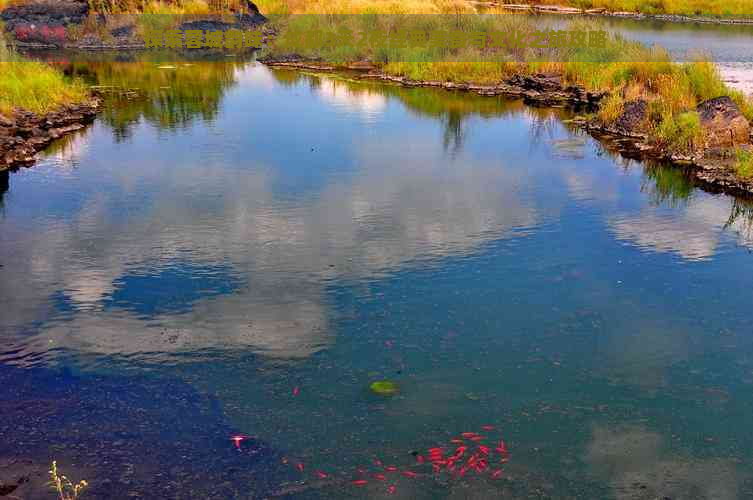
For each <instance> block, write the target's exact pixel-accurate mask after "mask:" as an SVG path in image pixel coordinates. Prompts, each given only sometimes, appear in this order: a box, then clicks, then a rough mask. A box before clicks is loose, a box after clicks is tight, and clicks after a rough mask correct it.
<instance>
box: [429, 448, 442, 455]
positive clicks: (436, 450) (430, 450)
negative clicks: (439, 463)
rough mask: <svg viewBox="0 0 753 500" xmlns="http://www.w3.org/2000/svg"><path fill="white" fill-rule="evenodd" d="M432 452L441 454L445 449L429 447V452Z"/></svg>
mask: <svg viewBox="0 0 753 500" xmlns="http://www.w3.org/2000/svg"><path fill="white" fill-rule="evenodd" d="M431 453H439V454H440V455H441V454H442V453H443V451H442V448H429V454H431Z"/></svg>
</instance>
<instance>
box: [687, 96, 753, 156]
mask: <svg viewBox="0 0 753 500" xmlns="http://www.w3.org/2000/svg"><path fill="white" fill-rule="evenodd" d="M696 109H697V111H698V115H699V116H700V118H701V127H702V128H703V131H704V133H705V134H706V146H707V147H709V148H719V147H722V148H723V147H734V146H737V145H739V144H747V143H749V142H750V123H748V120H747V118H745V116H743V114H742V113H741V112H740V109H739V108H738V107H737V104H735V102H734V101H733V100H732V99H730V98H729V97H728V96H722V97H715V98H714V99H709V100H707V101H703V102H702V103H700V104H699V105H698V107H697V108H696Z"/></svg>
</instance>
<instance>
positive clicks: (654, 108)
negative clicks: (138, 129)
mask: <svg viewBox="0 0 753 500" xmlns="http://www.w3.org/2000/svg"><path fill="white" fill-rule="evenodd" d="M586 1H587V2H593V1H596V0H586ZM104 2H105V0H98V2H97V4H96V5H92V6H93V7H96V10H94V9H92V12H103V11H108V8H109V7H108V5H105V4H104ZM667 2H669V0H667ZM198 4H201V5H198ZM582 4H584V5H585V3H583V2H582ZM696 4H699V5H700V4H704V5H712V4H714V2H713V0H698V2H696ZM113 5H115V4H113ZM118 5H119V4H118ZM155 5H158V7H155ZM257 5H258V8H257ZM257 5H254V4H253V3H250V2H249V3H248V4H247V5H246V6H244V5H240V4H239V3H238V2H237V1H236V3H234V4H233V5H230V4H226V5H225V6H224V7H223V8H224V9H225V12H227V11H230V10H233V9H235V10H237V9H240V10H241V11H245V10H249V11H255V12H256V13H257V14H258V13H259V12H262V13H263V14H264V15H269V16H270V20H269V21H268V22H267V24H266V26H265V28H264V30H265V33H267V34H268V39H267V46H266V47H265V48H264V49H263V50H262V53H261V56H260V58H259V59H260V61H261V62H264V63H266V64H269V65H285V66H291V67H300V68H308V69H317V70H358V72H359V73H360V76H359V78H369V79H376V80H383V81H390V82H393V83H398V84H402V85H408V86H431V87H442V88H446V89H451V90H469V91H472V92H476V93H478V94H482V95H508V96H513V97H522V98H524V99H525V100H527V101H528V102H535V103H537V104H539V105H542V104H543V105H558V104H563V103H564V104H572V105H579V106H582V107H583V108H584V109H583V110H581V111H582V114H581V115H579V116H578V117H577V119H576V121H577V124H578V125H579V126H580V127H581V128H583V129H586V130H588V131H589V132H590V133H592V135H597V136H601V137H614V138H618V139H620V140H623V141H624V143H625V148H626V150H628V149H629V150H630V154H636V155H639V156H644V157H653V158H660V159H666V160H671V161H674V162H680V163H682V164H685V165H691V166H693V167H695V168H696V169H697V170H699V174H698V175H699V176H701V177H705V178H704V179H703V180H705V181H707V182H710V183H712V184H716V185H717V186H718V187H721V188H724V189H729V190H736V191H745V192H747V193H753V167H751V164H752V163H753V160H751V157H752V155H753V147H751V137H750V121H752V120H753V98H751V97H747V96H745V95H743V93H742V92H739V91H735V90H732V89H730V88H729V87H727V86H726V85H725V84H724V83H723V81H722V79H721V77H720V75H719V73H718V71H717V68H716V66H715V65H714V64H713V63H711V62H707V61H704V60H702V58H699V60H697V61H693V62H687V63H676V62H672V60H671V58H670V56H669V54H668V53H667V52H666V51H665V50H663V49H661V48H658V47H654V48H647V47H645V46H642V45H641V44H639V43H636V42H632V41H629V40H626V39H624V38H621V37H619V36H616V35H615V36H608V37H607V42H606V47H605V48H598V49H595V48H586V47H581V48H574V47H561V48H557V49H549V51H548V52H545V53H544V52H541V51H540V50H538V49H533V48H519V47H514V48H507V47H505V48H504V49H502V50H493V51H491V50H488V48H487V47H484V46H482V47H474V46H470V45H469V46H467V47H462V48H449V47H432V46H428V47H415V46H407V47H403V48H397V47H392V46H388V47H377V48H374V49H372V48H370V47H369V46H357V45H355V44H353V45H343V44H325V45H319V46H318V47H316V48H305V49H301V46H300V43H296V42H295V40H291V37H286V35H287V34H288V33H293V32H297V33H301V32H306V31H312V30H322V31H325V32H333V31H335V30H338V29H341V28H347V29H348V30H351V31H353V32H362V31H368V30H374V29H377V30H386V31H388V32H393V31H397V30H401V29H421V30H426V31H428V32H431V31H438V30H440V31H452V30H461V31H465V32H473V31H476V32H478V31H483V32H490V31H501V32H510V31H511V30H512V31H514V30H520V31H527V32H534V31H536V30H542V29H544V30H545V28H546V27H544V26H542V25H541V23H540V22H539V21H537V20H535V19H532V18H531V17H530V16H522V15H513V14H510V13H506V11H504V10H501V9H498V10H496V11H491V12H490V13H496V14H499V15H494V16H479V15H468V16H466V15H462V14H474V13H475V12H476V8H475V7H474V5H473V4H472V3H470V2H468V1H466V0H329V1H326V0H259V1H258V2H257ZM662 5H665V3H663V4H662ZM666 5H670V3H666ZM731 5H734V1H733V2H732V4H731ZM159 6H161V7H159ZM132 8H134V9H138V10H140V11H141V12H164V13H175V14H181V15H183V14H185V13H186V12H195V13H201V12H204V11H205V10H206V9H211V8H212V6H211V5H210V4H208V3H206V2H203V1H202V0H185V1H183V2H173V3H171V4H162V3H159V4H155V3H154V2H153V1H152V2H149V3H140V4H138V5H137V4H136V3H134V5H133V6H132ZM160 9H161V10H160ZM752 9H753V7H752ZM112 10H114V7H112V8H110V11H112ZM488 13H489V12H488ZM295 14H326V15H315V16H300V15H295ZM335 14H359V15H354V16H341V15H335ZM406 14H446V15H440V16H405V15H406ZM197 15H199V14H197ZM166 17H167V18H169V17H170V16H166ZM407 17H412V18H411V20H410V21H407V20H406V19H407ZM160 22H163V23H164V22H165V20H164V19H163V18H160ZM407 23H410V24H407ZM166 27H167V25H166ZM566 29H568V30H579V31H592V30H599V29H601V25H600V24H599V23H598V22H594V21H593V20H584V19H575V20H573V21H572V22H570V23H569V25H568V27H567V28H566ZM11 64H13V63H11ZM23 64H41V63H23ZM47 68H48V70H49V71H50V72H55V71H56V70H54V69H52V68H49V67H47ZM40 74H41V73H40ZM29 78H32V79H33V78H35V77H34V76H33V75H30V76H29ZM60 78H61V82H62V76H61V77H60ZM65 84H66V85H68V86H66V87H63V88H65V89H67V90H69V91H70V92H72V93H68V94H66V93H63V92H61V93H58V94H56V95H59V96H65V95H71V96H72V97H71V99H75V97H76V96H80V92H81V90H80V87H77V85H78V84H76V83H75V82H65ZM17 87H18V85H17ZM19 88H20V87H19ZM10 95H16V96H17V97H15V98H14V97H11V99H18V101H17V102H16V105H17V106H19V107H24V105H25V103H24V101H23V100H22V98H21V96H20V95H19V94H18V92H16V93H15V94H10ZM51 103H54V100H51V101H50V102H47V103H45V99H44V96H37V97H35V100H34V101H33V102H32V107H34V109H36V110H44V109H45V106H47V107H48V108H47V109H49V107H53V106H51ZM0 106H1V105H0ZM5 107H6V109H7V108H8V104H7V103H6V104H5ZM0 110H2V107H0Z"/></svg>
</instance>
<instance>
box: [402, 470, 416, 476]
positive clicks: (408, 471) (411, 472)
mask: <svg viewBox="0 0 753 500" xmlns="http://www.w3.org/2000/svg"><path fill="white" fill-rule="evenodd" d="M403 476H405V477H417V476H418V474H416V473H415V472H413V471H410V470H404V471H403Z"/></svg>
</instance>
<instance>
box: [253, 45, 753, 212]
mask: <svg viewBox="0 0 753 500" xmlns="http://www.w3.org/2000/svg"><path fill="white" fill-rule="evenodd" d="M260 62H261V63H263V64H265V65H268V66H272V67H282V68H292V69H302V70H313V71H327V72H338V71H344V70H345V71H351V72H353V77H354V78H356V79H360V80H378V81H383V82H391V83H394V84H398V85H403V86H406V87H434V88H442V89H445V90H456V91H466V92H473V93H475V94H479V95H486V96H498V95H503V96H507V97H512V98H520V99H523V101H524V102H525V103H527V104H529V105H535V106H570V107H573V108H576V109H584V110H586V111H595V110H596V109H597V108H598V105H599V102H600V101H601V100H602V99H603V98H604V97H606V95H607V94H606V92H596V93H594V92H589V91H587V90H586V89H584V88H583V87H580V86H577V85H563V84H562V82H561V80H560V78H559V76H558V75H545V74H539V75H514V76H512V77H511V78H508V79H507V80H506V81H504V82H501V83H499V84H496V85H475V84H468V83H453V82H441V81H419V80H411V79H409V78H405V77H400V76H392V75H386V74H384V73H381V72H379V71H378V70H377V68H376V67H374V66H372V65H371V64H369V63H355V64H350V65H347V66H345V67H337V66H334V65H331V64H327V63H323V62H319V61H303V60H296V59H295V58H294V57H289V58H283V59H272V58H266V59H264V58H262V59H260ZM636 108H642V106H640V105H638V106H635V105H634V104H633V103H626V110H625V112H623V115H622V116H620V118H619V119H618V120H616V121H615V123H613V124H609V125H604V124H601V123H599V122H598V121H597V120H595V119H587V118H584V117H576V118H575V119H573V120H571V121H570V123H571V124H572V125H573V126H575V127H577V128H579V129H581V130H584V131H585V132H587V133H588V134H590V135H591V136H592V137H594V138H596V139H597V140H600V141H604V142H609V143H610V144H611V145H612V146H613V147H614V149H616V150H617V151H618V152H619V153H621V154H622V155H623V156H625V157H627V158H632V159H637V160H657V161H664V162H668V163H671V164H673V165H675V166H678V167H682V168H684V169H685V170H686V171H688V172H689V173H690V174H691V176H692V177H693V178H694V180H696V181H698V182H699V183H700V184H702V185H703V186H704V187H706V188H708V189H710V190H712V191H718V192H726V193H730V194H735V195H742V196H747V197H750V196H753V179H745V178H741V177H739V176H737V175H735V173H734V171H733V165H734V161H735V158H736V157H735V155H734V148H735V147H742V148H744V149H747V150H753V146H751V144H752V143H753V135H751V128H750V125H749V124H748V122H747V120H746V119H745V118H744V117H743V116H742V114H741V113H740V112H739V110H738V109H737V107H736V106H735V105H734V103H733V102H732V101H731V99H729V98H728V97H719V98H716V99H711V100H709V101H706V102H704V103H701V104H699V106H698V111H699V113H700V115H701V118H702V125H703V126H704V130H708V131H709V137H710V139H709V143H708V144H706V145H704V148H703V150H702V153H687V154H681V153H676V152H671V151H667V150H666V149H663V148H661V147H658V146H656V145H654V144H652V143H651V142H650V141H649V139H648V136H647V135H646V134H645V133H643V132H642V131H641V128H640V126H641V124H642V123H643V122H644V119H645V116H643V115H644V114H645V112H646V110H645V109H642V110H639V111H636Z"/></svg>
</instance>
